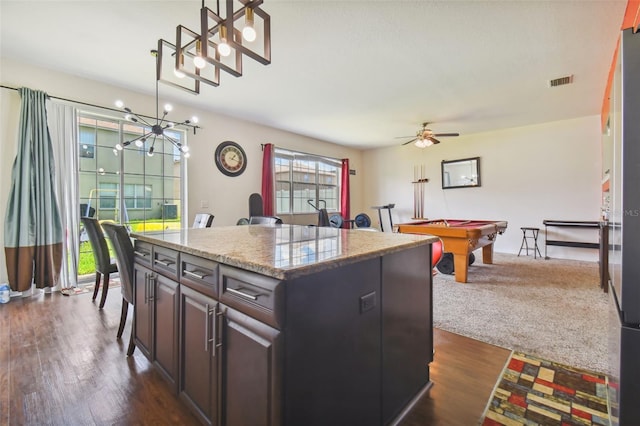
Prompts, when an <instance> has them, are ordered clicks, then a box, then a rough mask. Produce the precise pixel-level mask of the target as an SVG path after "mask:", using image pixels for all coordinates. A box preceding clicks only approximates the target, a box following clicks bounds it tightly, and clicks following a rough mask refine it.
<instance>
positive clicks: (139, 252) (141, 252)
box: [133, 250, 149, 257]
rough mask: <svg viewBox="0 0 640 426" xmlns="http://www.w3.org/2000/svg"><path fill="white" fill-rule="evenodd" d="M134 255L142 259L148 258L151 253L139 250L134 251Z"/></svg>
mask: <svg viewBox="0 0 640 426" xmlns="http://www.w3.org/2000/svg"><path fill="white" fill-rule="evenodd" d="M133 253H134V254H136V255H138V256H142V257H147V256H149V252H146V251H138V250H134V251H133Z"/></svg>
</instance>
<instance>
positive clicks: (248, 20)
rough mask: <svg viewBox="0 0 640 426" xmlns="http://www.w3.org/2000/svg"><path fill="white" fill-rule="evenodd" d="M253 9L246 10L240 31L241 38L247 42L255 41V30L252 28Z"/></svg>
mask: <svg viewBox="0 0 640 426" xmlns="http://www.w3.org/2000/svg"><path fill="white" fill-rule="evenodd" d="M253 21H254V18H253V9H252V8H250V7H249V8H247V12H246V14H245V17H244V28H243V29H242V38H244V39H245V40H247V41H255V39H256V30H255V29H254V28H253Z"/></svg>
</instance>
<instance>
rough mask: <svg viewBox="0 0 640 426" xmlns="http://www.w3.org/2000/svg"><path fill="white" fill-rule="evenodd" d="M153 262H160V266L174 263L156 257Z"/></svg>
mask: <svg viewBox="0 0 640 426" xmlns="http://www.w3.org/2000/svg"><path fill="white" fill-rule="evenodd" d="M155 262H156V263H159V264H161V265H162V266H167V267H168V266H171V265H173V264H174V263H176V262H171V261H167V260H159V259H156V260H155Z"/></svg>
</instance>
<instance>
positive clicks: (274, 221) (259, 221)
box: [249, 216, 282, 225]
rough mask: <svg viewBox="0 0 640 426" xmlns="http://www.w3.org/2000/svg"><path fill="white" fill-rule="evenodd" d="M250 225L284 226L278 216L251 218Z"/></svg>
mask: <svg viewBox="0 0 640 426" xmlns="http://www.w3.org/2000/svg"><path fill="white" fill-rule="evenodd" d="M249 225H282V219H280V218H279V217H278V216H251V217H250V218H249Z"/></svg>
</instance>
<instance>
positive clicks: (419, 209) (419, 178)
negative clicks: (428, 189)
mask: <svg viewBox="0 0 640 426" xmlns="http://www.w3.org/2000/svg"><path fill="white" fill-rule="evenodd" d="M426 171H427V168H426V166H425V165H424V164H422V165H419V166H413V182H411V183H412V184H413V218H412V219H424V187H425V184H426V183H427V182H429V179H427V178H426V177H425V174H426Z"/></svg>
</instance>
